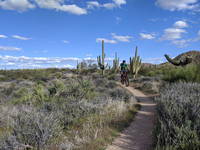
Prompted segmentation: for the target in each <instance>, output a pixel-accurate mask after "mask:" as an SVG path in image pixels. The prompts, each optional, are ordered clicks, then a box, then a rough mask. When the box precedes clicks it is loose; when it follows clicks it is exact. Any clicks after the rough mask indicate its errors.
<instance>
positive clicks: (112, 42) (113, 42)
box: [96, 38, 117, 44]
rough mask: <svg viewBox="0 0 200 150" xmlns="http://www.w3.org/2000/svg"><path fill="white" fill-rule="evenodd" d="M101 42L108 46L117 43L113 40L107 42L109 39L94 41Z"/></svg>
mask: <svg viewBox="0 0 200 150" xmlns="http://www.w3.org/2000/svg"><path fill="white" fill-rule="evenodd" d="M102 41H104V42H105V43H109V44H116V43H117V41H115V40H109V39H105V38H97V39H96V42H98V43H99V42H102Z"/></svg>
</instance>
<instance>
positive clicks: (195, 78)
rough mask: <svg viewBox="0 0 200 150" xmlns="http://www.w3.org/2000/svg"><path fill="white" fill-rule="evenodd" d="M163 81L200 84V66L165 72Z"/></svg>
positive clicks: (178, 68)
mask: <svg viewBox="0 0 200 150" xmlns="http://www.w3.org/2000/svg"><path fill="white" fill-rule="evenodd" d="M163 79H164V80H166V81H169V82H175V81H186V82H200V66H199V65H189V66H186V67H177V68H173V69H169V70H168V71H165V72H164V75H163Z"/></svg>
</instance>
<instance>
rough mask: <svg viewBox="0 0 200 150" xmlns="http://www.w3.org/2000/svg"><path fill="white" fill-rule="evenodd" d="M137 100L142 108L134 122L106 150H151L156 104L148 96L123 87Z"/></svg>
mask: <svg viewBox="0 0 200 150" xmlns="http://www.w3.org/2000/svg"><path fill="white" fill-rule="evenodd" d="M124 88H126V89H127V90H128V91H130V92H131V93H133V95H135V97H136V98H137V99H138V100H139V104H140V105H141V106H142V107H141V110H140V111H138V113H137V115H136V117H135V119H134V121H133V122H132V123H131V125H130V126H129V127H128V128H127V129H126V130H124V131H123V132H122V133H121V134H120V136H119V137H118V138H116V139H115V140H114V142H113V143H112V145H110V146H108V147H107V149H106V150H151V149H152V131H153V124H154V116H155V106H156V104H155V103H154V102H153V101H152V99H151V97H150V96H146V95H144V94H143V93H142V92H141V91H139V90H136V89H134V88H132V87H124Z"/></svg>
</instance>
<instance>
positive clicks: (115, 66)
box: [113, 53, 119, 72]
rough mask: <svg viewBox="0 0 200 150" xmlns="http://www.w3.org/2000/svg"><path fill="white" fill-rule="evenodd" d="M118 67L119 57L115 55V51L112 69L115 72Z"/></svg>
mask: <svg viewBox="0 0 200 150" xmlns="http://www.w3.org/2000/svg"><path fill="white" fill-rule="evenodd" d="M118 69H119V57H117V53H115V59H114V60H113V70H114V72H117V71H118Z"/></svg>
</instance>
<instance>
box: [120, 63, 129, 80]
mask: <svg viewBox="0 0 200 150" xmlns="http://www.w3.org/2000/svg"><path fill="white" fill-rule="evenodd" d="M120 73H121V82H122V79H123V76H124V75H125V78H127V75H128V65H127V64H126V61H125V60H123V62H122V63H121V64H120Z"/></svg>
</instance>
